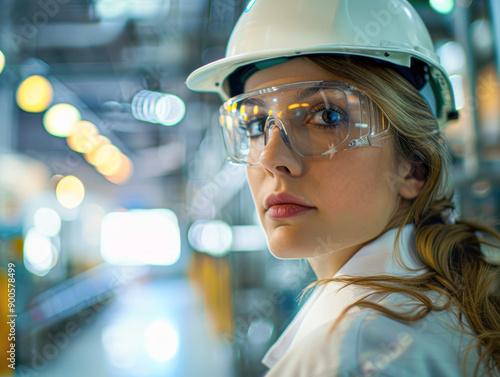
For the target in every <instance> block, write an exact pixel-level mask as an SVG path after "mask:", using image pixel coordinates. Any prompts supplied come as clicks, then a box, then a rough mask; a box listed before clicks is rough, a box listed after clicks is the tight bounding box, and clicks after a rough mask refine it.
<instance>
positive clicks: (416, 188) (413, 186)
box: [398, 161, 426, 200]
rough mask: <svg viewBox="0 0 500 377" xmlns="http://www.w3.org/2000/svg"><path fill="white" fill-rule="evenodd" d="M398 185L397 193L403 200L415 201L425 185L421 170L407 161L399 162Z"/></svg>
mask: <svg viewBox="0 0 500 377" xmlns="http://www.w3.org/2000/svg"><path fill="white" fill-rule="evenodd" d="M399 176H400V177H401V181H400V183H399V187H398V192H399V195H401V196H402V197H403V198H404V199H408V200H410V199H415V198H416V197H417V196H418V194H420V192H421V191H422V188H423V187H424V185H425V180H426V177H425V174H424V172H423V171H422V168H420V169H419V168H418V167H416V166H414V165H412V164H411V163H410V162H408V161H404V162H401V163H400V165H399Z"/></svg>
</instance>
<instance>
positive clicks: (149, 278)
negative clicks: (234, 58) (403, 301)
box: [0, 0, 500, 377]
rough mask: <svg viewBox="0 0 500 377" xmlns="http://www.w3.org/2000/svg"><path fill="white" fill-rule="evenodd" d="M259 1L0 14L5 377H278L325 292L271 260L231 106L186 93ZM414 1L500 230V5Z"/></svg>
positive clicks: (459, 178)
mask: <svg viewBox="0 0 500 377" xmlns="http://www.w3.org/2000/svg"><path fill="white" fill-rule="evenodd" d="M254 1H255V0H251V1H249V0H0V5H1V6H0V308H1V311H0V313H1V315H2V318H1V320H0V344H1V347H0V348H1V349H0V351H1V353H0V354H2V355H6V354H7V351H8V350H9V348H8V347H9V342H8V341H7V339H8V335H9V331H11V328H10V327H9V325H8V324H7V319H11V318H15V323H16V326H15V331H16V333H15V335H16V358H15V364H16V369H15V371H13V370H12V369H11V368H9V366H8V364H9V361H8V360H6V358H5V357H4V356H2V360H1V362H0V368H1V369H0V376H2V377H6V376H14V375H15V376H23V377H24V376H30V377H31V376H39V377H66V376H72V377H88V376H92V377H105V376H130V377H137V376H149V377H156V376H186V377H187V376H189V377H199V376H217V377H226V376H227V377H233V376H242V377H243V376H261V375H262V374H263V373H264V372H265V368H264V367H263V366H262V365H261V362H260V360H261V358H262V357H263V355H264V354H265V352H266V351H267V349H268V348H269V347H270V346H271V344H272V343H273V342H274V341H275V340H276V339H277V337H278V336H279V335H280V333H281V331H282V330H283V328H284V327H285V326H286V324H287V322H288V321H289V320H290V318H291V316H292V315H293V314H294V313H295V312H296V310H297V308H298V307H299V302H298V300H297V297H298V295H299V294H300V292H301V290H302V289H303V288H304V287H305V286H307V284H308V283H310V282H311V281H313V279H314V276H313V273H312V272H311V271H310V269H309V268H308V266H307V264H306V263H304V262H301V261H283V260H277V259H275V258H273V257H272V256H271V255H270V253H269V251H268V250H267V246H266V242H265V239H264V235H263V232H262V231H261V230H260V228H259V226H258V219H257V215H256V213H255V211H254V208H253V204H252V199H251V196H250V192H249V189H248V187H247V184H246V181H245V174H244V169H243V168H240V167H235V166H232V165H229V164H228V163H227V162H226V159H225V154H224V150H223V145H222V139H221V138H220V135H219V128H218V127H219V126H218V122H217V117H218V107H219V105H220V100H219V98H218V97H217V96H216V95H213V94H200V93H193V92H190V91H189V90H188V89H187V88H186V86H185V84H184V82H185V79H186V77H187V75H188V74H189V73H190V72H191V71H192V70H194V69H195V68H198V67H199V66H201V65H203V64H206V63H208V62H211V61H213V60H216V59H218V58H221V57H223V56H224V50H225V44H226V42H227V39H228V37H229V34H230V32H231V29H232V27H233V26H234V24H235V22H236V20H237V18H238V16H239V15H240V13H241V12H242V11H244V10H245V7H249V6H251V5H252V3H253V2H254ZM411 3H412V4H413V5H414V6H415V8H416V9H417V11H418V12H419V13H420V14H421V16H422V18H423V19H424V21H425V22H426V24H427V25H428V27H429V29H430V31H431V34H432V37H433V39H434V42H435V44H436V49H437V52H438V54H439V55H440V57H441V59H442V62H443V65H444V66H445V68H446V69H447V71H448V73H449V74H450V76H452V82H453V83H454V89H455V96H456V99H457V103H458V105H459V107H460V120H458V121H455V122H452V123H450V124H449V126H448V128H447V130H446V134H447V137H448V139H449V142H450V153H451V155H452V157H453V162H454V182H453V183H454V185H455V186H456V190H455V192H456V202H457V206H458V208H459V211H460V213H461V214H463V215H464V216H466V217H468V218H475V219H482V220H487V221H490V222H492V223H495V224H496V226H498V213H499V207H500V204H499V200H500V86H499V79H498V72H499V68H498V67H499V65H498V63H499V59H500V48H499V43H500V2H499V1H497V0H430V1H429V0H418V1H417V0H413V1H411ZM290 6H293V1H290ZM9 264H10V265H9ZM9 266H10V267H11V268H10V269H9ZM9 279H10V282H11V283H12V282H13V281H14V280H15V308H14V309H15V310H14V312H9V310H10V309H12V308H13V306H12V305H11V306H10V307H9V305H8V304H9V303H11V304H13V303H14V302H13V299H12V297H13V295H12V294H11V300H10V301H9V297H8V294H7V287H8V284H9ZM13 313H14V315H17V317H7V316H8V315H9V314H11V315H12V314H13Z"/></svg>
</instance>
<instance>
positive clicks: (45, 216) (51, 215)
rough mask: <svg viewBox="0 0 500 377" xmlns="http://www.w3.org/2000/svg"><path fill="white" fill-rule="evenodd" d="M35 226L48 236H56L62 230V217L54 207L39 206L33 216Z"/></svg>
mask: <svg viewBox="0 0 500 377" xmlns="http://www.w3.org/2000/svg"><path fill="white" fill-rule="evenodd" d="M33 222H34V224H35V228H36V229H37V230H38V231H39V232H40V233H42V234H44V235H46V236H48V237H54V236H56V235H58V234H59V231H60V230H61V217H60V216H59V214H58V213H57V212H56V211H55V210H53V209H52V208H45V207H44V208H39V209H38V210H37V211H36V212H35V215H34V216H33Z"/></svg>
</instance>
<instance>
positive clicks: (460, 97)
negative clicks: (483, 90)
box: [450, 75, 465, 110]
mask: <svg viewBox="0 0 500 377" xmlns="http://www.w3.org/2000/svg"><path fill="white" fill-rule="evenodd" d="M450 81H451V85H452V86H453V95H454V96H455V106H456V108H457V110H460V109H463V107H464V105H465V100H464V82H463V77H462V75H453V76H450Z"/></svg>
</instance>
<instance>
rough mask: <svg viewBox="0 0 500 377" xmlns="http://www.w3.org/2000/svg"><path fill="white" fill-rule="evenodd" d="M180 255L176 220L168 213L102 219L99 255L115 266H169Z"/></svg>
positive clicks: (154, 211) (139, 212)
mask: <svg viewBox="0 0 500 377" xmlns="http://www.w3.org/2000/svg"><path fill="white" fill-rule="evenodd" d="M180 254H181V238H180V230H179V224H178V221H177V216H176V215H175V214H174V213H173V212H172V211H170V210H167V209H148V210H131V211H128V212H111V213H108V214H106V215H105V216H104V218H103V221H102V229H101V255H102V257H103V258H104V260H105V261H106V262H108V263H111V264H118V265H144V264H154V265H167V266H169V265H172V264H174V263H176V262H177V261H178V260H179V258H180Z"/></svg>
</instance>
